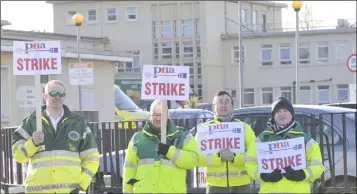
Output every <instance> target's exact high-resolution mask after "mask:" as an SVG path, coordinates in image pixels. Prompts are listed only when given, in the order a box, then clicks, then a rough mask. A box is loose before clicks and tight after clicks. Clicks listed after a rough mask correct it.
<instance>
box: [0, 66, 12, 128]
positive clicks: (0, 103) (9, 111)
mask: <svg viewBox="0 0 357 194" xmlns="http://www.w3.org/2000/svg"><path fill="white" fill-rule="evenodd" d="M0 68H1V72H3V69H7V74H8V78H7V83H8V86H9V87H8V88H7V90H8V92H7V93H8V100H7V101H8V103H9V110H8V115H4V116H6V117H8V118H3V117H2V115H1V114H0V119H1V122H10V118H11V103H12V100H11V87H10V86H11V72H10V71H11V70H10V67H9V66H6V65H1V66H0ZM1 77H2V76H1ZM1 83H2V82H1ZM0 86H1V85H0ZM2 88H3V87H1V90H2ZM2 96H3V95H2ZM3 103H6V102H3V100H2V99H1V98H0V105H1V108H0V111H1V113H4V112H6V111H3V107H5V106H3V105H2V104H3Z"/></svg>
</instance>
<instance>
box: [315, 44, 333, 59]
mask: <svg viewBox="0 0 357 194" xmlns="http://www.w3.org/2000/svg"><path fill="white" fill-rule="evenodd" d="M322 43H327V44H326V45H325V44H322ZM326 47H327V57H326V58H320V56H319V49H320V48H326ZM329 50H330V49H329V42H328V41H318V42H317V43H316V59H317V63H320V64H325V63H328V60H329V57H330V53H329V52H330V51H329Z"/></svg>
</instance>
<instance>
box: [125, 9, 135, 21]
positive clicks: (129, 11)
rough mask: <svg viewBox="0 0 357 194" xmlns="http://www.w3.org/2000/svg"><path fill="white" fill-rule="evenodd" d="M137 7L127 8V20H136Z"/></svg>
mask: <svg viewBox="0 0 357 194" xmlns="http://www.w3.org/2000/svg"><path fill="white" fill-rule="evenodd" d="M136 11H137V10H136V7H127V8H126V10H125V19H126V21H136V20H137V13H136Z"/></svg>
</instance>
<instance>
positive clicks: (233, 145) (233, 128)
mask: <svg viewBox="0 0 357 194" xmlns="http://www.w3.org/2000/svg"><path fill="white" fill-rule="evenodd" d="M195 138H196V141H197V146H198V150H199V151H200V153H201V154H205V155H206V154H212V153H218V152H219V151H220V150H221V149H223V148H228V149H230V150H231V151H232V152H234V153H244V149H245V145H244V124H243V122H221V123H214V124H210V125H206V126H199V127H197V133H196V137H195Z"/></svg>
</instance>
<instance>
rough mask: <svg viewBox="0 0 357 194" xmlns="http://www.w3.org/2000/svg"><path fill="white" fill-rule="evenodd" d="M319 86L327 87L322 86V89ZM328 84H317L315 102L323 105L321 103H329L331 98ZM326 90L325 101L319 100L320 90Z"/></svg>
mask: <svg viewBox="0 0 357 194" xmlns="http://www.w3.org/2000/svg"><path fill="white" fill-rule="evenodd" d="M320 87H327V89H326V88H323V89H320ZM330 88H331V87H330V86H329V85H318V86H317V95H316V98H317V99H316V102H317V104H318V105H323V104H329V103H330V101H331V99H330ZM326 90H327V101H325V102H321V101H320V92H326Z"/></svg>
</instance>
